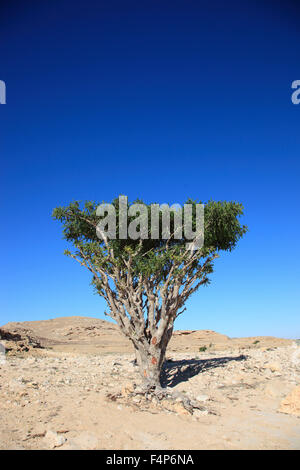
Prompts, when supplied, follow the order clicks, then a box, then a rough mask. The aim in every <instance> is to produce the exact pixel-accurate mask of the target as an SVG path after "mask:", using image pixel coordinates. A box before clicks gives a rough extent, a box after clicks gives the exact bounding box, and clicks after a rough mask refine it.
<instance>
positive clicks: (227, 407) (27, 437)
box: [0, 319, 300, 450]
mask: <svg viewBox="0 0 300 470" xmlns="http://www.w3.org/2000/svg"><path fill="white" fill-rule="evenodd" d="M99 321H100V320H98V321H96V325H95V324H94V326H95V328H91V329H86V328H90V327H91V326H93V325H92V324H91V323H93V322H95V320H94V319H87V321H86V322H85V321H83V320H82V319H81V320H78V319H77V322H76V321H74V319H72V321H71V320H70V319H69V320H66V319H63V320H61V321H59V319H57V320H53V321H52V325H53V322H55V325H54V326H53V328H52V330H51V331H52V333H51V332H50V329H49V328H48V325H50V323H51V321H50V323H49V324H46V326H47V328H46V327H45V325H44V327H43V325H42V324H43V323H45V322H37V323H39V325H35V324H34V325H28V324H27V325H24V324H10V325H9V326H6V327H5V328H4V329H3V328H2V329H1V331H2V339H3V332H4V331H5V332H6V333H7V332H8V331H9V330H10V331H11V333H12V332H13V334H20V330H22V331H23V335H24V336H23V337H21V338H18V339H17V340H16V338H15V340H14V341H13V339H12V338H10V339H7V337H6V339H5V340H4V343H5V344H6V346H8V350H9V351H8V354H7V355H6V360H5V361H3V362H2V363H1V364H0V416H1V429H0V449H57V450H63V449H300V387H299V384H300V347H299V345H298V344H297V343H296V342H293V341H287V340H280V339H274V338H273V339H270V338H269V339H267V338H260V339H253V338H251V339H240V340H230V339H229V338H227V337H223V335H219V336H218V334H217V333H214V332H210V333H208V332H193V333H189V332H179V333H178V334H177V335H176V336H177V339H176V336H175V338H174V341H173V345H172V347H171V348H170V350H169V351H168V361H167V362H166V364H165V368H164V372H163V382H164V385H165V387H167V390H168V391H169V392H172V393H173V394H174V393H175V394H176V393H177V395H178V398H177V399H176V400H168V399H166V398H164V399H162V400H159V399H156V398H152V397H149V399H147V398H144V397H143V396H139V395H136V394H134V395H133V394H132V391H133V389H134V388H135V389H136V388H138V386H139V383H140V379H139V374H138V369H137V367H136V366H135V365H134V361H133V359H134V355H133V354H132V352H131V349H130V345H128V344H127V343H126V347H124V344H125V343H122V341H124V340H123V339H122V338H121V337H118V336H116V330H115V329H114V326H113V325H111V324H108V325H107V324H106V323H107V322H104V323H103V324H102V330H101V331H98V330H97V328H98V326H99V325H100V324H98V323H97V322H99ZM100 322H101V321H100ZM26 323H27V322H26ZM28 323H29V322H28ZM30 323H32V322H30ZM97 325H98V326H97ZM37 326H38V328H37ZM58 326H59V327H60V328H61V330H63V331H61V330H60V332H57V331H56V330H58V329H59V328H58ZM106 327H107V328H108V330H107V331H106V332H105V333H104V330H105V328H106ZM76 328H82V331H81V333H80V332H79V330H76ZM109 328H112V329H111V330H110V333H109ZM24 329H25V330H26V331H27V335H28V334H29V333H28V332H30V334H31V335H32V337H34V339H33V342H32V343H31V341H30V340H29V339H28V336H26V334H25V333H24ZM17 330H18V332H17ZM37 330H39V331H37ZM70 331H74V339H73V340H72V339H71V340H68V339H66V338H68V337H70V336H71V337H72V334H71V335H70V334H69V333H70ZM76 331H77V333H76ZM0 333H1V332H0ZM90 333H92V334H94V340H92V338H93V336H90ZM109 334H110V335H111V336H113V337H114V338H115V343H113V341H111V343H110V347H108V345H106V341H108V340H109ZM51 335H52V337H51ZM63 335H67V336H63ZM29 336H30V335H29ZM221 337H222V338H221ZM26 338H27V343H26V345H25V346H26V347H25V349H24V347H23V349H22V348H21V347H18V345H17V344H18V342H21V343H22V342H23V343H24V341H25V340H26ZM41 338H44V340H41ZM62 338H65V340H63V339H62ZM101 338H102V339H101ZM226 338H227V339H226ZM217 339H219V341H218V340H217ZM43 341H44V348H43V349H41V348H40V347H38V345H39V344H40V345H41V343H43ZM47 341H48V343H47ZM176 341H177V343H176ZM71 342H73V343H72V344H71V345H70V343H71ZM12 343H14V347H12V346H11V344H12ZM65 343H67V344H65ZM76 343H78V344H77V345H76ZM112 343H113V344H112ZM204 343H205V344H204ZM254 343H255V344H254ZM184 344H185V345H184ZM92 345H94V346H93V348H92ZM105 345H106V346H105ZM122 345H123V346H122ZM77 346H78V348H77ZM118 347H119V350H116V349H117V348H118ZM179 347H180V349H179ZM51 348H52V349H51ZM177 348H178V349H177ZM205 348H206V349H205ZM192 349H193V350H192ZM179 392H180V393H179ZM184 397H187V398H189V400H190V401H191V402H192V403H193V407H192V409H190V410H189V411H187V410H186V408H185V407H184V406H183V400H184Z"/></svg>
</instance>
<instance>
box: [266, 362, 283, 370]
mask: <svg viewBox="0 0 300 470" xmlns="http://www.w3.org/2000/svg"><path fill="white" fill-rule="evenodd" d="M264 368H265V369H270V371H271V372H280V371H281V365H280V364H279V362H268V363H267V364H265V365H264Z"/></svg>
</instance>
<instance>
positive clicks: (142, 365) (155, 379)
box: [136, 348, 164, 389]
mask: <svg viewBox="0 0 300 470" xmlns="http://www.w3.org/2000/svg"><path fill="white" fill-rule="evenodd" d="M155 353H156V354H151V352H150V351H146V350H144V349H142V348H139V349H136V359H137V363H138V366H139V370H140V374H141V377H142V381H143V386H145V388H149V389H152V388H153V389H155V388H160V387H161V383H160V375H161V369H162V365H163V362H164V355H163V354H162V351H160V348H157V351H155Z"/></svg>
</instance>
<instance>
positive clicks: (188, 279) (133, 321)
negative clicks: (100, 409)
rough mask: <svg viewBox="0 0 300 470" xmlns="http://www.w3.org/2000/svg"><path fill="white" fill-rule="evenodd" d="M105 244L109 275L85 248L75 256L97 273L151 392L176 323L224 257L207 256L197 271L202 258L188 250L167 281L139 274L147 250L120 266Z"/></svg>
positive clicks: (111, 312) (98, 285)
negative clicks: (140, 259)
mask: <svg viewBox="0 0 300 470" xmlns="http://www.w3.org/2000/svg"><path fill="white" fill-rule="evenodd" d="M104 242H105V244H106V247H107V253H108V257H109V261H110V263H111V266H112V269H111V270H110V272H109V273H107V272H106V271H105V270H104V268H102V267H101V265H99V264H98V263H97V261H95V260H94V259H93V258H91V257H89V256H88V255H87V254H86V253H85V252H84V251H83V249H82V248H79V250H80V253H79V256H76V255H74V254H71V255H70V256H71V257H72V258H74V259H76V260H77V261H78V262H79V263H80V264H81V265H84V266H85V267H87V268H88V269H89V270H90V271H91V273H92V274H93V276H94V277H93V279H94V284H95V286H96V288H97V290H98V293H99V294H100V295H101V296H102V297H104V298H105V300H106V301H107V304H108V306H109V312H106V315H107V316H109V317H110V318H112V319H113V320H114V321H116V323H117V324H118V326H119V328H120V330H121V332H122V333H123V334H124V335H125V336H126V337H127V338H128V339H129V340H130V341H131V342H132V344H133V346H134V350H135V352H136V359H137V363H138V366H139V371H140V375H141V378H142V382H143V385H144V387H145V389H158V388H160V386H161V380H160V379H161V371H162V366H163V363H164V361H165V355H166V350H167V347H168V344H169V341H170V339H171V337H172V333H173V327H174V321H175V320H176V318H177V317H178V315H180V314H181V313H182V312H183V311H184V310H185V309H183V310H181V309H182V307H183V305H184V303H185V302H186V300H187V299H188V298H189V296H190V295H191V294H192V293H193V292H195V291H196V290H197V289H198V288H199V287H200V285H202V284H204V283H206V282H207V277H206V275H205V272H206V271H205V269H206V266H207V265H208V264H209V263H211V262H212V261H213V259H214V258H216V257H217V256H218V255H217V254H213V255H211V256H210V257H207V258H206V260H205V261H204V262H203V265H202V267H201V266H200V267H199V266H198V268H197V272H193V271H191V269H190V267H191V265H192V263H193V262H194V261H195V260H197V259H198V257H199V254H198V253H197V252H190V251H186V252H185V253H184V254H183V256H182V257H181V258H180V260H177V261H174V260H173V261H172V264H171V265H170V268H169V271H168V273H167V274H166V276H165V278H164V281H162V280H161V279H162V276H161V273H160V272H159V273H157V275H155V274H153V275H151V276H143V275H142V274H140V275H138V276H137V275H136V274H134V269H133V264H134V258H135V256H137V255H138V253H139V249H140V247H141V245H140V247H139V248H138V249H137V250H136V251H135V252H134V253H133V254H132V255H130V256H129V257H128V259H125V258H123V260H122V261H123V265H120V263H117V262H115V258H114V253H113V250H112V249H111V248H110V246H109V244H108V242H107V240H106V239H105V238H104ZM179 268H180V271H179V274H178V269H179ZM175 270H177V275H176V276H174V272H175Z"/></svg>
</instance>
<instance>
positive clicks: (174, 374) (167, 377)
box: [161, 354, 247, 387]
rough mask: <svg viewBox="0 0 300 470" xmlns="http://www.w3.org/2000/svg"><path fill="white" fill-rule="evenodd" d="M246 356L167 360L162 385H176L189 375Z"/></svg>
mask: <svg viewBox="0 0 300 470" xmlns="http://www.w3.org/2000/svg"><path fill="white" fill-rule="evenodd" d="M246 359H247V356H245V355H243V354H241V355H240V356H235V357H214V358H210V359H183V360H180V361H173V360H167V361H165V363H164V366H163V370H162V376H161V383H162V386H163V387H166V386H168V387H176V385H178V384H179V383H180V382H187V381H188V380H189V379H190V378H191V377H194V376H195V375H197V374H199V373H200V372H204V371H206V370H209V369H215V368H216V367H222V366H223V365H224V364H227V363H228V362H231V361H245V360H246Z"/></svg>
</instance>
